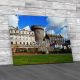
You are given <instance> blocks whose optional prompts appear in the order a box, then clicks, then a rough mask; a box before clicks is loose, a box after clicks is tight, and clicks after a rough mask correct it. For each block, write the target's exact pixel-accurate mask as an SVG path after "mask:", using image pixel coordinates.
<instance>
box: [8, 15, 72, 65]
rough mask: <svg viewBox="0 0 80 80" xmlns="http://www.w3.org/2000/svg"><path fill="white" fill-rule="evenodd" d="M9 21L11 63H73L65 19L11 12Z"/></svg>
mask: <svg viewBox="0 0 80 80" xmlns="http://www.w3.org/2000/svg"><path fill="white" fill-rule="evenodd" d="M8 21H9V33H10V40H11V49H12V54H13V63H14V65H24V64H47V63H64V62H72V51H71V44H70V35H69V26H68V22H67V19H66V18H61V17H49V16H31V15H11V16H9V19H8Z"/></svg>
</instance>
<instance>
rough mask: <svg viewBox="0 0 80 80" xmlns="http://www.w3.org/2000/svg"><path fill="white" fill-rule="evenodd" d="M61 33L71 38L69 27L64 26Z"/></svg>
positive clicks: (66, 37)
mask: <svg viewBox="0 0 80 80" xmlns="http://www.w3.org/2000/svg"><path fill="white" fill-rule="evenodd" d="M61 35H62V36H63V37H64V38H65V39H69V34H68V28H66V27H64V28H63V30H62V31H61Z"/></svg>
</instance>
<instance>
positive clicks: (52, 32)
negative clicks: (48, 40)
mask: <svg viewBox="0 0 80 80" xmlns="http://www.w3.org/2000/svg"><path fill="white" fill-rule="evenodd" d="M47 33H48V34H55V32H54V30H49V31H47Z"/></svg>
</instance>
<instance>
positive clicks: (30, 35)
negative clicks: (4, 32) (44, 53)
mask: <svg viewBox="0 0 80 80" xmlns="http://www.w3.org/2000/svg"><path fill="white" fill-rule="evenodd" d="M9 32H10V40H11V46H12V48H13V49H16V48H20V49H21V48H24V49H25V48H26V49H28V48H34V47H35V46H36V41H35V36H34V32H33V31H29V30H25V29H23V30H19V29H18V28H14V27H12V26H11V27H10V30H9ZM13 52H15V50H13Z"/></svg>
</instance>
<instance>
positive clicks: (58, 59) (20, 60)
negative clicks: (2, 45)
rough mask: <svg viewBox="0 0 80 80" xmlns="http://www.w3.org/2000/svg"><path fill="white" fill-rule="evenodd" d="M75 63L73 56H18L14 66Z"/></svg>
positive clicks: (14, 59) (14, 58) (14, 57)
mask: <svg viewBox="0 0 80 80" xmlns="http://www.w3.org/2000/svg"><path fill="white" fill-rule="evenodd" d="M65 62H67V63H70V62H73V59H72V55H71V54H49V55H48V54H42V55H23V56H22V55H16V56H13V63H14V65H26V64H48V63H65Z"/></svg>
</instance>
